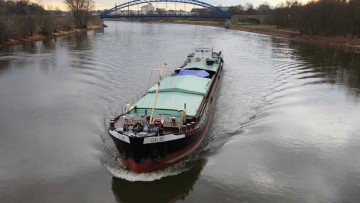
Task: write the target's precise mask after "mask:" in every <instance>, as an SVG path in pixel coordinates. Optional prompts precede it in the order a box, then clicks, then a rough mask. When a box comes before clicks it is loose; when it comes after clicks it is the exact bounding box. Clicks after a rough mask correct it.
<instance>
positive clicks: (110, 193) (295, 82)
mask: <svg viewBox="0 0 360 203" xmlns="http://www.w3.org/2000/svg"><path fill="white" fill-rule="evenodd" d="M106 24H107V25H108V26H109V27H107V28H106V29H104V30H97V31H89V32H87V33H81V34H78V35H77V36H69V37H62V38H58V39H57V40H56V41H54V40H49V41H44V42H36V43H33V44H27V45H24V46H16V47H12V48H7V49H2V50H0V139H1V141H0V202H145V201H146V202H174V201H179V202H182V201H184V202H360V193H359V191H360V155H359V154H360V125H359V122H360V55H359V54H354V53H349V52H344V51H340V50H336V49H332V48H328V47H317V46H312V45H308V44H303V43H295V42H291V41H289V40H287V39H284V38H278V37H271V36H266V35H261V34H253V33H246V32H241V31H234V30H226V29H221V28H214V27H206V26H194V25H175V24H155V23H153V24H151V23H129V22H106ZM199 46H206V47H214V49H215V50H223V54H224V57H225V62H226V67H225V72H224V75H223V80H222V84H221V90H220V96H219V98H218V101H217V108H216V112H214V114H215V117H214V122H213V125H212V129H211V131H210V133H209V135H208V137H207V139H206V140H205V141H204V143H203V144H202V146H201V148H200V149H199V150H198V151H197V152H196V153H195V154H194V155H193V156H191V157H189V158H188V160H186V161H185V162H184V163H181V164H179V165H177V166H175V167H172V168H169V169H166V170H163V171H159V172H154V173H148V174H141V175H135V174H133V173H131V172H128V171H127V170H125V169H123V168H122V166H121V165H120V164H119V163H118V160H117V152H116V149H115V148H114V145H113V143H112V141H111V139H110V137H109V136H108V135H107V133H106V128H107V127H106V126H107V121H108V119H109V117H111V116H112V115H115V113H116V112H117V111H118V108H119V106H120V105H121V104H123V103H125V102H126V101H127V100H128V99H130V98H131V97H132V96H134V95H136V93H138V92H140V91H142V90H144V89H145V88H147V87H148V85H149V81H150V82H151V81H152V80H153V79H152V78H155V77H154V76H153V74H152V71H151V69H155V68H159V67H160V66H161V64H162V63H163V62H166V63H167V64H168V69H169V70H171V69H174V68H175V67H177V66H179V65H181V64H182V62H183V60H184V59H185V57H186V56H187V54H189V53H190V52H191V51H192V50H193V48H194V47H199ZM154 74H155V73H154ZM150 75H152V77H150Z"/></svg>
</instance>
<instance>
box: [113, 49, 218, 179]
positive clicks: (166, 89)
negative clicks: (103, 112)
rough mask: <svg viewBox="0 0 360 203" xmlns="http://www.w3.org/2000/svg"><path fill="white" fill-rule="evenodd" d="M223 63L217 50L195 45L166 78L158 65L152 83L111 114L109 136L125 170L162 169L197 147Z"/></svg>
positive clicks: (210, 113)
mask: <svg viewBox="0 0 360 203" xmlns="http://www.w3.org/2000/svg"><path fill="white" fill-rule="evenodd" d="M223 66H224V60H223V56H222V53H221V52H214V51H213V49H210V48H196V49H195V51H194V52H193V53H191V54H190V55H188V56H187V58H186V60H185V62H184V64H183V65H181V66H180V67H179V68H177V69H175V70H174V71H173V72H172V74H171V75H170V76H168V77H163V76H162V75H163V72H164V69H163V68H161V69H160V76H159V80H158V81H157V83H156V84H154V85H153V86H152V87H151V88H150V89H147V90H146V91H145V92H144V93H143V94H142V95H140V96H139V97H138V98H137V99H136V100H134V101H133V102H132V103H130V102H129V103H127V104H126V105H125V106H124V108H123V109H122V111H123V112H122V113H120V115H119V116H117V117H113V118H110V124H109V134H110V136H111V138H112V139H113V141H114V143H115V146H116V148H117V149H118V151H119V155H120V159H121V161H122V163H123V164H124V165H125V166H126V167H127V168H128V169H130V170H131V171H133V172H135V173H144V172H151V171H155V170H160V169H164V168H166V167H169V166H171V165H174V164H176V163H178V162H180V161H181V160H183V159H184V158H185V157H187V156H188V155H190V154H191V153H192V152H194V151H195V150H196V149H197V148H198V147H199V145H200V143H201V142H202V140H203V139H204V138H205V137H206V135H207V134H208V130H209V127H210V125H211V122H212V118H213V115H214V108H215V103H216V98H217V94H218V91H219V85H220V80H221V76H222V72H223ZM163 67H164V66H163Z"/></svg>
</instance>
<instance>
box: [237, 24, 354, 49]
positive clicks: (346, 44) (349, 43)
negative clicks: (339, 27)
mask: <svg viewBox="0 0 360 203" xmlns="http://www.w3.org/2000/svg"><path fill="white" fill-rule="evenodd" d="M232 29H234V30H241V31H246V32H254V33H261V34H266V35H273V36H280V37H286V38H289V39H290V40H294V41H300V42H306V43H311V44H317V45H321V46H332V47H338V48H342V49H345V50H348V51H354V52H359V53H360V39H358V38H351V37H325V36H319V35H308V34H302V33H300V32H298V31H294V30H290V29H277V28H276V26H272V25H236V26H233V27H232Z"/></svg>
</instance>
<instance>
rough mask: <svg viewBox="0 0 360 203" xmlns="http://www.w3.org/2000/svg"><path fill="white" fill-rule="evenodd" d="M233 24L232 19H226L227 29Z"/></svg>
mask: <svg viewBox="0 0 360 203" xmlns="http://www.w3.org/2000/svg"><path fill="white" fill-rule="evenodd" d="M231 26H232V22H231V19H226V21H225V28H226V29H230V28H231Z"/></svg>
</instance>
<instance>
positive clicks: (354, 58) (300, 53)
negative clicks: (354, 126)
mask: <svg viewBox="0 0 360 203" xmlns="http://www.w3.org/2000/svg"><path fill="white" fill-rule="evenodd" d="M289 45H290V47H291V48H292V49H293V50H294V51H293V54H294V55H296V56H297V57H299V59H300V60H303V61H305V62H306V63H308V64H309V66H308V68H305V69H304V70H303V72H302V73H306V72H309V73H313V74H314V75H313V77H322V78H324V79H325V80H326V81H327V82H329V83H337V84H340V85H346V86H347V87H348V88H349V91H350V92H351V93H354V94H355V95H357V96H359V95H360V91H359V89H360V77H359V75H360V54H357V53H351V52H347V51H343V50H339V49H335V48H329V47H319V46H301V45H299V43H296V42H290V44H289ZM300 79H302V78H300ZM305 79H306V78H305Z"/></svg>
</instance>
